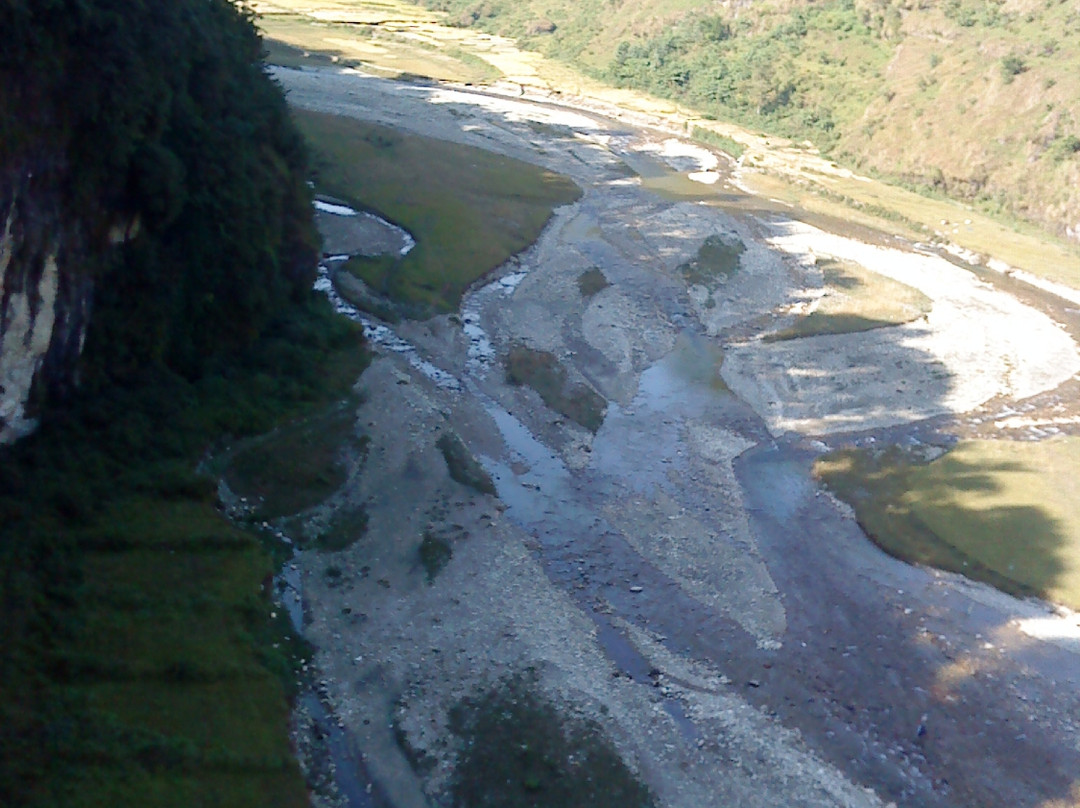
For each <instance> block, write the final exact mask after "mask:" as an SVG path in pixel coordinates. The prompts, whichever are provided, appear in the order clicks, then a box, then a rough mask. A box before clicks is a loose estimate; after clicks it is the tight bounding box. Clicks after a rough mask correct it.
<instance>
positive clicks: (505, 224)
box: [295, 109, 581, 314]
mask: <svg viewBox="0 0 1080 808" xmlns="http://www.w3.org/2000/svg"><path fill="white" fill-rule="evenodd" d="M295 114H296V118H297V121H298V123H299V124H300V128H301V130H302V131H303V132H304V134H305V136H306V137H307V138H308V142H309V143H310V144H311V146H312V149H313V151H314V153H315V158H316V163H317V166H318V171H319V176H318V179H317V186H318V187H319V188H320V189H321V190H323V191H325V192H327V193H329V194H332V195H333V196H336V197H340V198H342V199H346V200H348V201H350V202H351V203H353V204H355V205H357V206H359V207H363V208H367V209H373V210H375V211H377V212H378V213H380V214H381V215H382V216H385V217H386V218H388V219H390V220H391V221H393V222H394V223H396V224H398V225H401V226H402V227H404V228H405V229H406V230H408V231H409V232H410V233H412V235H413V236H414V237H415V238H416V247H415V248H413V250H412V251H411V252H409V254H408V255H406V256H404V257H403V258H401V259H400V260H392V261H388V260H373V261H369V262H362V263H361V264H360V265H359V266H357V267H356V269H355V271H356V272H357V273H358V274H360V276H361V277H362V278H363V280H364V281H365V282H367V283H368V285H369V286H371V287H372V288H373V289H374V290H375V291H376V292H378V293H381V294H384V295H386V296H388V297H390V298H391V299H393V300H395V301H398V302H401V303H404V304H405V305H406V306H411V307H412V313H414V314H430V313H432V312H446V311H453V310H455V309H456V308H457V305H458V302H459V301H460V299H461V295H462V294H463V293H464V291H465V290H466V289H467V288H468V286H469V285H470V284H471V283H472V282H473V281H475V280H477V279H478V278H481V277H483V276H484V275H485V274H487V273H488V272H490V271H491V270H493V269H495V268H496V267H498V266H499V265H500V264H502V263H503V262H504V261H506V260H507V259H508V258H510V257H511V256H512V255H514V254H515V253H517V252H519V251H521V250H523V249H525V248H526V247H528V246H529V245H530V244H532V243H533V242H534V241H535V240H536V239H537V237H538V236H539V235H540V233H541V231H542V230H543V228H544V225H545V224H547V221H548V219H549V218H550V216H551V214H552V211H553V210H554V208H555V207H557V206H559V205H565V204H568V203H570V202H573V201H575V200H576V199H577V198H578V197H579V196H580V194H581V191H580V189H578V187H577V186H576V185H574V183H573V182H571V181H570V180H568V179H566V178H565V177H562V176H560V175H558V174H555V173H553V172H551V171H546V170H544V169H542V168H539V167H537V166H534V165H531V164H528V163H523V162H521V161H519V160H513V159H511V158H509V157H503V156H501V155H498V154H493V153H491V152H487V151H483V150H481V149H476V148H472V147H469V146H463V145H460V144H456V143H448V142H445V141H440V140H433V139H431V138H426V137H420V136H417V135H410V134H406V133H403V132H399V131H397V130H393V129H388V128H386V127H381V126H376V125H374V124H368V123H363V122H360V121H356V120H352V119H349V118H344V117H339V116H335V115H326V114H322V113H317V112H309V111H306V110H299V109H298V110H295Z"/></svg>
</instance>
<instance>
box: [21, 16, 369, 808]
mask: <svg viewBox="0 0 1080 808" xmlns="http://www.w3.org/2000/svg"><path fill="white" fill-rule="evenodd" d="M0 30H2V31H3V32H4V45H3V48H0V372H2V374H3V378H2V379H0V397H2V398H3V401H2V402H0V403H2V404H3V407H2V408H0V427H4V426H5V423H4V422H5V420H7V419H9V418H10V419H11V421H12V422H13V423H14V422H15V421H18V422H19V423H18V426H19V427H20V428H21V429H23V433H22V434H23V436H22V437H21V439H20V440H18V441H17V442H15V443H14V444H13V445H8V446H0V647H2V648H3V653H2V654H0V805H5V806H7V805H11V806H16V805H18V806H37V805H40V806H65V808H72V806H129V805H130V806H136V805H137V806H164V805H169V806H194V805H222V806H226V805H227V806H258V807H259V808H264V807H265V806H301V805H305V804H306V803H307V794H306V788H305V783H304V780H303V778H302V776H301V774H300V772H299V770H298V767H297V763H296V761H295V759H294V756H293V754H292V750H291V747H290V744H289V738H288V723H287V722H288V715H289V707H288V702H287V698H286V696H287V694H288V693H289V691H290V689H292V688H294V687H295V681H296V679H295V675H294V666H295V662H296V654H297V653H298V652H299V649H298V648H297V646H296V645H295V644H294V642H293V640H292V639H291V635H290V634H289V631H288V628H287V620H286V619H285V617H284V615H283V614H280V613H278V614H276V621H275V620H274V619H273V618H274V617H275V615H274V614H273V613H272V612H273V607H272V606H271V604H270V601H269V598H268V591H267V582H268V581H269V580H270V575H271V573H272V570H273V566H272V565H271V559H270V556H269V554H268V552H267V545H266V544H265V543H264V542H263V541H261V540H260V538H259V537H258V536H257V535H256V534H255V533H254V532H253V531H252V530H245V529H241V528H240V527H238V526H236V525H234V524H232V523H230V522H229V521H228V520H227V519H226V518H225V517H224V515H223V514H222V507H221V503H220V502H219V501H218V492H217V487H216V484H215V481H214V479H212V478H211V477H210V476H208V475H206V474H205V473H202V472H200V471H199V468H198V465H199V464H200V463H201V462H204V461H205V460H206V458H207V457H208V455H209V453H211V452H212V451H213V450H215V449H218V448H220V447H221V446H223V445H224V444H225V443H227V442H228V441H230V440H231V439H234V438H236V437H238V436H243V435H249V434H252V433H256V432H263V431H266V430H268V429H269V428H270V427H272V426H274V424H275V423H277V422H280V421H281V420H282V419H285V418H296V417H298V416H302V415H305V414H307V413H309V412H311V411H312V409H313V408H316V407H319V406H321V405H322V404H324V403H325V402H327V401H329V400H331V399H333V398H335V397H338V396H341V395H343V394H344V393H347V391H348V389H349V387H350V386H351V384H352V383H353V382H354V381H355V379H356V376H357V375H358V373H359V370H360V368H361V367H362V366H363V363H364V361H365V354H364V351H363V343H362V337H361V336H360V335H359V333H358V332H357V330H356V329H355V328H353V327H352V326H351V325H350V324H347V323H345V322H339V320H340V318H336V317H335V316H334V315H333V314H332V312H331V310H330V308H329V306H328V305H327V304H326V303H325V301H324V300H322V299H321V297H316V296H315V295H314V293H313V292H312V290H311V285H312V281H313V278H314V273H315V258H316V251H317V234H316V231H315V229H314V226H313V222H312V210H311V192H310V190H309V188H308V186H307V165H306V156H305V153H304V149H303V143H302V140H301V138H300V137H299V135H298V134H297V132H296V130H295V128H294V127H293V125H292V122H291V119H290V117H289V114H288V111H287V108H286V105H285V102H284V98H283V96H282V94H281V92H280V90H279V88H278V87H276V86H275V85H274V84H273V83H272V82H271V81H270V79H269V78H268V77H267V76H266V75H265V73H264V69H263V66H262V64H261V51H262V48H261V42H260V40H259V37H258V36H257V34H256V32H255V29H254V28H253V26H252V25H251V21H250V19H249V17H248V16H247V15H246V13H245V12H244V11H243V10H242V9H241V8H240V7H238V6H236V5H234V4H233V3H231V2H229V1H228V0H170V2H156V0H8V1H7V2H4V3H2V4H0ZM9 382H10V384H9ZM16 383H17V384H18V385H22V387H21V388H20V391H21V392H20V395H23V394H26V393H27V392H28V394H29V397H28V398H26V397H25V396H23V397H22V398H20V397H18V396H15V395H14V394H12V391H11V390H10V389H6V388H9V387H11V386H13V385H15V384H16ZM24 409H25V411H24ZM27 414H28V415H29V416H32V417H24V416H27ZM34 420H40V422H41V423H40V426H39V428H38V429H37V431H36V432H35V433H34V434H30V435H28V436H26V435H25V433H26V432H27V431H29V429H28V428H26V427H27V425H29V426H30V427H32V425H33V421H34ZM10 434H12V435H14V436H15V437H19V436H20V435H19V432H18V431H10ZM8 437H9V436H8V435H0V442H2V441H3V440H4V439H7V438H8Z"/></svg>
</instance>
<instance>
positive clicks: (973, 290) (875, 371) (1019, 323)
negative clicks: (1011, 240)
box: [724, 222, 1080, 434]
mask: <svg viewBox="0 0 1080 808" xmlns="http://www.w3.org/2000/svg"><path fill="white" fill-rule="evenodd" d="M768 241H769V244H770V245H771V246H772V247H774V248H776V249H778V250H781V251H783V252H785V253H787V254H788V255H790V256H793V257H795V258H797V259H798V260H799V261H800V262H801V263H803V264H808V263H811V262H812V261H813V260H814V258H815V257H816V256H831V257H835V258H842V259H846V260H849V261H854V262H856V263H858V264H860V265H861V266H863V267H865V268H867V269H870V270H872V271H874V272H878V273H880V274H882V275H885V276H887V277H890V278H893V279H894V280H897V281H900V282H901V283H905V284H908V285H909V286H913V287H915V288H917V289H919V290H921V291H922V292H923V293H924V294H926V295H927V296H928V297H930V298H931V300H932V301H933V308H932V310H931V312H930V314H929V316H928V317H926V318H925V319H922V320H918V321H916V322H913V323H907V324H905V325H903V326H897V327H891V328H879V329H875V330H873V331H867V332H862V333H857V334H847V335H829V336H819V337H809V338H805V339H798V340H791V341H787V342H778V343H772V344H766V343H760V342H759V343H751V344H747V345H743V346H739V347H736V348H734V349H732V350H731V351H730V352H729V353H728V357H727V361H725V363H724V379H725V380H726V381H727V383H728V385H729V386H731V387H732V389H733V390H735V391H736V392H737V393H739V394H740V395H743V396H745V398H746V399H747V401H749V402H750V403H751V404H752V406H754V408H755V409H756V410H757V411H758V412H759V413H760V414H761V415H762V416H763V417H764V418H765V420H766V422H767V423H768V425H769V429H770V430H771V431H772V432H773V433H774V434H781V433H783V432H786V431H788V430H794V431H798V432H803V433H810V434H824V433H828V432H837V431H846V430H856V429H868V428H872V427H880V426H886V425H891V424H898V423H904V422H906V421H911V420H917V419H921V418H927V417H930V416H933V415H939V414H943V413H950V412H954V413H956V412H967V411H969V410H972V409H974V408H975V407H977V406H979V405H980V404H982V403H984V402H986V401H987V400H989V399H990V398H993V397H994V396H998V395H1004V396H1009V397H1012V398H1026V397H1028V396H1032V395H1035V394H1037V393H1041V392H1044V391H1046V390H1051V389H1053V388H1055V387H1057V386H1058V385H1059V384H1061V383H1062V382H1064V381H1066V380H1067V379H1069V378H1070V377H1071V376H1073V375H1074V374H1076V373H1077V372H1078V371H1080V354H1078V353H1077V346H1076V343H1075V342H1074V341H1073V340H1072V338H1071V337H1070V336H1069V335H1068V334H1067V333H1066V332H1065V331H1064V330H1063V329H1062V328H1061V327H1060V326H1059V325H1058V324H1057V323H1055V322H1054V321H1053V320H1051V319H1050V318H1049V317H1047V316H1046V315H1044V314H1042V313H1041V312H1038V311H1036V310H1035V309H1033V308H1031V307H1029V306H1026V305H1024V304H1022V303H1020V302H1019V301H1018V300H1016V299H1015V298H1013V297H1011V296H1010V295H1008V294H1006V293H1004V292H1001V291H998V290H996V289H994V288H993V287H992V286H990V285H989V284H986V283H983V282H981V281H979V280H978V278H976V277H975V276H974V275H973V274H972V273H970V272H967V271H965V270H962V269H960V268H958V267H956V266H954V265H953V264H951V263H949V262H948V261H946V260H945V259H943V258H939V257H937V256H932V255H924V254H920V253H908V252H903V251H901V250H896V249H890V248H885V247H878V246H875V245H870V244H864V243H862V242H859V241H856V240H854V239H850V238H845V237H843V236H838V235H833V234H830V233H826V232H823V231H821V230H818V229H817V228H814V227H810V226H809V225H805V224H801V223H795V222H786V223H784V224H783V225H780V226H779V227H777V228H776V232H775V235H773V236H771V237H770V238H769V239H768Z"/></svg>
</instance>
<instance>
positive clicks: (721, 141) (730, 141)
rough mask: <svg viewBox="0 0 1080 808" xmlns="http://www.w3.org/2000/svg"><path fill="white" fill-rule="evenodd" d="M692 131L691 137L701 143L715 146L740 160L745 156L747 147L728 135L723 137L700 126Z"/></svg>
mask: <svg viewBox="0 0 1080 808" xmlns="http://www.w3.org/2000/svg"><path fill="white" fill-rule="evenodd" d="M690 131H691V134H690V136H691V137H692V138H693V139H694V140H697V141H700V142H701V143H706V144H708V145H709V146H715V147H716V148H718V149H720V151H722V152H724V153H725V154H728V155H730V156H731V157H734V158H735V159H736V160H738V159H739V158H740V157H742V156H743V152H745V151H746V147H745V146H744V145H743V144H741V143H740V142H739V141H737V140H735V138H731V137H728V136H727V135H721V134H720V133H718V132H713V131H712V130H711V129H704V128H702V127H700V126H695V127H694V128H693V129H692V130H690Z"/></svg>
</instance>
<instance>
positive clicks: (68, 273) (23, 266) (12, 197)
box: [0, 172, 93, 443]
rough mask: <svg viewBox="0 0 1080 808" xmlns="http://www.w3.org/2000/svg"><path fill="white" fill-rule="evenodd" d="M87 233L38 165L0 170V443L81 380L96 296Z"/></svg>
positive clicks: (24, 427)
mask: <svg viewBox="0 0 1080 808" xmlns="http://www.w3.org/2000/svg"><path fill="white" fill-rule="evenodd" d="M83 232H84V226H83V225H82V224H81V223H76V222H70V221H65V219H64V216H63V213H62V210H61V205H60V203H59V200H58V197H57V196H56V195H55V194H53V193H50V192H49V191H48V190H44V189H42V188H40V187H39V186H36V185H35V183H34V181H33V173H32V172H24V173H23V174H22V176H20V177H18V178H16V179H12V178H11V176H10V175H9V176H8V177H0V443H11V442H13V441H15V440H17V439H18V438H20V437H22V436H24V435H26V434H28V433H29V432H31V431H32V430H33V429H34V426H35V425H36V419H35V417H34V416H35V413H36V410H37V407H38V405H39V403H40V402H41V401H42V400H43V399H44V398H45V397H62V396H64V395H66V394H67V393H69V392H70V391H71V390H72V389H73V388H74V387H75V386H76V385H77V384H78V359H79V355H80V354H81V352H82V347H83V342H84V340H85V338H86V329H87V325H88V324H89V320H90V309H91V304H92V298H93V279H92V277H91V274H90V273H89V272H86V271H85V268H84V267H83V264H84V262H85V258H86V254H87V253H86V248H85V243H86V239H85V237H84V235H83Z"/></svg>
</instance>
